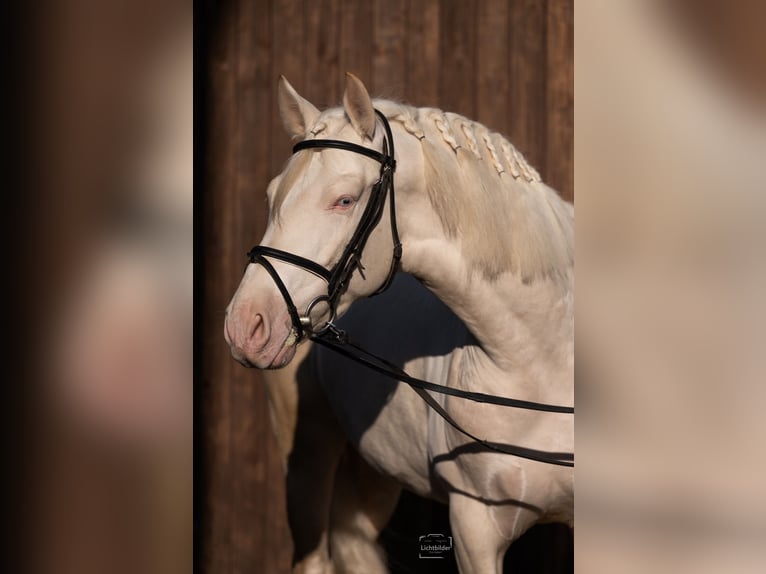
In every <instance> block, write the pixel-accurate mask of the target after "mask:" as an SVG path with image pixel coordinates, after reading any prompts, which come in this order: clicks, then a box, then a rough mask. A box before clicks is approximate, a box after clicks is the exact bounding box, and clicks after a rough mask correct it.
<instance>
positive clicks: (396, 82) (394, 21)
mask: <svg viewBox="0 0 766 574" xmlns="http://www.w3.org/2000/svg"><path fill="white" fill-rule="evenodd" d="M406 8H407V6H406V3H405V0H375V6H374V28H373V53H372V82H371V83H370V82H367V83H366V85H367V89H368V91H370V95H371V96H373V97H382V98H389V99H394V100H401V99H402V98H403V97H404V85H405V70H404V66H403V62H404V55H405V53H406V45H407V33H406V32H407V29H406V27H405V16H406V12H407V10H406Z"/></svg>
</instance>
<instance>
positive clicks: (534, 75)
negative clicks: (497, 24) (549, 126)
mask: <svg viewBox="0 0 766 574" xmlns="http://www.w3.org/2000/svg"><path fill="white" fill-rule="evenodd" d="M509 17H510V33H511V37H510V47H509V50H510V58H509V60H508V63H509V81H510V98H509V100H510V102H509V103H510V108H509V113H510V116H511V117H510V125H509V134H508V135H509V136H510V140H511V142H512V143H513V145H514V146H516V148H518V149H519V150H520V151H521V152H522V153H523V154H524V156H525V157H526V158H527V160H528V161H529V162H530V163H531V164H532V165H533V166H534V167H535V168H537V170H538V171H539V172H540V174H541V175H542V176H543V179H547V177H546V175H547V174H546V171H545V167H546V162H545V160H546V157H547V154H546V149H545V143H546V142H545V139H546V138H545V134H546V113H547V110H546V106H545V101H546V98H545V94H546V76H547V74H546V71H547V65H546V64H547V62H546V56H545V52H546V2H544V1H542V2H541V1H540V0H518V1H516V2H513V3H512V4H511V5H510V14H509Z"/></svg>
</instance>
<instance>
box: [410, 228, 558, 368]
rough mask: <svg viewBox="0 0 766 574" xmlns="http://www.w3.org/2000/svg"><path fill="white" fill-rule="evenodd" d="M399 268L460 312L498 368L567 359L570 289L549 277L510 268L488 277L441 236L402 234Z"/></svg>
mask: <svg viewBox="0 0 766 574" xmlns="http://www.w3.org/2000/svg"><path fill="white" fill-rule="evenodd" d="M404 253H405V255H404V257H403V259H402V268H403V270H404V271H406V272H408V273H411V274H412V275H414V276H416V277H417V278H418V279H420V280H421V281H422V282H423V284H424V285H425V286H426V287H428V288H429V289H430V290H431V291H432V292H433V293H434V294H435V295H436V296H437V297H439V299H441V300H442V301H443V302H444V303H445V304H446V305H447V306H448V307H450V309H452V311H453V312H454V313H455V314H456V315H457V316H458V317H460V319H461V320H462V321H463V323H465V325H466V326H467V327H468V329H469V330H470V331H471V332H472V333H473V335H474V336H475V337H476V339H477V341H478V342H479V344H480V346H481V349H482V350H483V351H484V352H485V353H486V354H487V356H488V357H489V358H490V359H491V361H492V362H493V363H494V364H495V365H497V366H498V367H499V368H501V369H502V370H504V371H506V370H510V369H514V370H518V369H519V368H520V367H523V366H527V367H530V368H533V365H534V364H535V363H538V362H539V361H540V360H541V359H545V360H546V361H551V360H552V361H554V362H555V363H556V364H557V365H559V366H561V367H565V366H567V365H568V364H569V363H570V362H571V354H572V350H573V349H572V346H573V345H572V330H573V312H572V311H573V294H572V292H571V291H570V290H568V289H565V288H562V286H561V284H560V283H558V282H557V281H554V280H552V279H540V280H538V281H536V282H534V283H527V282H524V281H522V280H520V279H519V278H517V277H515V276H513V275H512V274H506V275H503V276H500V277H497V278H494V279H488V278H486V277H483V276H481V275H480V274H477V273H475V272H473V271H471V270H470V268H471V265H470V263H469V262H468V261H466V260H465V258H464V257H463V255H462V254H461V249H460V246H459V245H456V244H455V243H454V242H452V241H449V240H446V239H444V238H442V239H438V238H434V237H431V238H428V239H426V238H418V239H410V238H407V239H406V240H405V249H404Z"/></svg>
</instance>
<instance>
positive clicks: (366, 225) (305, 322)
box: [247, 110, 574, 467]
mask: <svg viewBox="0 0 766 574" xmlns="http://www.w3.org/2000/svg"><path fill="white" fill-rule="evenodd" d="M375 114H376V115H377V116H378V119H379V120H380V121H381V123H382V124H383V128H384V130H385V138H384V140H383V151H382V152H379V151H377V150H374V149H370V148H366V147H364V146H360V145H357V144H355V143H351V142H346V141H341V140H331V139H317V140H304V141H302V142H299V143H297V144H296V145H295V146H294V147H293V153H298V152H299V151H302V150H307V149H327V148H332V149H339V150H344V151H350V152H354V153H358V154H361V155H364V156H366V157H368V158H371V159H374V160H376V161H378V162H379V163H380V175H379V177H378V180H377V181H376V182H375V183H374V184H373V186H372V189H371V191H370V199H369V201H368V202H367V206H366V207H365V210H364V212H363V213H362V217H361V219H360V220H359V224H358V225H357V228H356V230H355V231H354V234H353V235H352V236H351V240H350V241H349V242H348V244H346V247H345V248H344V249H343V253H342V254H341V256H340V259H339V260H338V262H337V263H336V264H335V265H334V266H333V267H332V268H331V269H327V268H326V267H324V266H322V265H320V264H319V263H316V262H314V261H312V260H310V259H307V258H305V257H301V256H300V255H295V254H293V253H290V252H288V251H282V250H280V249H275V248H273V247H267V246H263V245H258V246H256V247H253V248H252V249H251V250H250V251H249V252H248V254H247V257H248V259H249V261H250V263H255V264H259V265H261V266H263V268H264V269H265V270H266V271H267V272H268V274H269V275H270V276H271V278H272V280H273V281H274V283H275V284H276V286H277V288H278V289H279V292H280V293H281V295H282V298H283V299H284V301H285V304H286V305H287V311H288V313H289V314H290V320H291V321H292V326H293V330H294V332H295V335H296V337H297V340H296V344H297V342H298V341H300V340H301V339H303V338H305V337H306V336H307V335H308V337H309V338H310V339H311V340H312V341H314V342H315V343H318V344H319V345H322V346H323V347H326V348H328V349H331V350H333V351H335V352H336V353H339V354H341V355H343V356H344V357H346V358H348V359H351V360H353V361H355V362H357V363H359V364H361V365H363V366H365V367H367V368H369V369H371V370H373V371H375V372H377V373H379V374H381V375H384V376H386V377H388V378H391V379H394V380H396V381H401V382H404V383H406V384H408V385H409V386H410V387H411V388H412V389H413V390H414V391H415V392H416V393H417V394H418V395H419V396H420V397H421V398H422V399H423V400H424V401H425V402H426V404H427V405H428V406H429V407H431V408H432V409H433V410H434V411H435V412H436V413H437V414H438V415H439V416H441V417H442V418H443V419H444V420H445V421H446V422H447V423H448V424H449V425H450V426H452V427H453V428H454V429H456V430H457V431H459V432H460V433H462V434H463V435H465V436H467V437H468V438H470V439H471V440H473V441H475V442H477V443H479V444H480V445H482V446H483V447H484V448H485V449H487V450H490V451H495V452H500V453H503V454H509V455H513V456H518V457H521V458H526V459H530V460H536V461H538V462H544V463H548V464H553V465H557V466H568V467H573V466H574V454H572V453H565V452H547V451H538V450H534V449H529V448H525V447H519V446H515V445H509V444H504V443H496V442H490V441H487V440H484V439H482V438H479V437H477V436H475V435H474V434H472V433H470V432H469V431H467V430H465V429H464V428H463V427H462V426H460V425H459V424H458V423H457V422H456V421H455V420H454V419H453V418H452V416H451V415H450V414H449V413H448V412H447V411H446V410H445V409H444V407H442V406H441V404H439V402H437V401H436V399H434V397H433V395H431V394H430V393H431V392H434V393H440V394H444V395H449V396H453V397H458V398H462V399H466V400H470V401H474V402H480V403H488V404H493V405H499V406H504V407H513V408H520V409H527V410H536V411H542V412H550V413H564V414H574V407H564V406H557V405H548V404H544V403H537V402H533V401H523V400H518V399H512V398H508V397H498V396H495V395H488V394H484V393H478V392H472V391H465V390H462V389H456V388H452V387H447V386H445V385H439V384H436V383H431V382H428V381H424V380H422V379H418V378H416V377H411V376H410V375H408V374H407V373H406V372H405V371H404V370H403V369H401V368H400V367H399V366H397V365H395V364H394V363H391V362H390V361H387V360H386V359H384V358H382V357H379V356H377V355H375V354H373V353H370V352H369V351H366V350H365V349H363V348H362V347H360V346H359V345H356V344H355V343H353V342H352V341H351V340H350V339H349V337H348V334H347V333H346V332H345V331H343V330H341V329H339V328H338V327H337V326H336V325H335V324H334V323H333V321H334V320H335V314H336V309H337V305H338V302H339V300H340V297H341V296H342V295H343V293H345V291H346V289H347V288H348V285H349V282H350V281H351V277H352V275H353V274H354V271H357V270H358V271H359V273H360V274H361V275H362V278H364V266H363V265H362V262H361V256H362V252H363V251H364V247H365V245H366V244H367V240H368V239H369V237H370V234H371V233H372V231H373V230H374V229H375V227H377V225H378V223H379V222H380V220H381V218H382V216H383V211H384V208H385V203H386V197H387V196H388V198H389V214H390V224H391V235H392V238H393V244H394V245H393V255H392V259H391V268H390V269H389V272H388V276H387V277H386V280H385V281H384V282H383V284H382V285H381V287H380V288H379V289H378V290H377V291H375V293H373V294H372V295H371V296H375V295H377V294H379V293H382V292H383V291H385V290H386V289H388V287H389V286H390V285H391V282H392V280H393V278H394V275H395V274H396V272H397V270H398V268H399V263H400V261H401V258H402V244H401V241H400V240H399V232H398V229H397V227H396V203H395V193H394V172H395V171H396V160H395V159H394V157H395V153H394V138H393V134H392V133H391V126H390V125H389V123H388V119H387V118H386V117H385V115H383V114H382V113H381V112H380V111H379V110H375ZM269 259H276V260H279V261H282V262H284V263H288V264H290V265H294V266H296V267H299V268H301V269H303V270H304V271H307V272H309V273H313V274H314V275H316V276H317V277H319V278H321V279H323V280H324V281H325V282H326V283H327V293H326V294H324V295H319V296H318V297H315V298H314V299H313V300H312V301H311V302H309V304H308V305H307V306H306V310H305V312H304V314H303V315H301V314H300V313H299V312H298V308H297V307H296V306H295V303H294V302H293V299H292V297H291V296H290V292H289V291H288V289H287V287H286V286H285V284H284V282H283V281H282V278H281V277H280V276H279V273H278V272H277V270H276V269H275V268H274V266H273V265H272V263H271V262H270V261H269ZM319 303H325V304H326V305H328V307H329V310H330V318H329V319H328V320H327V322H326V323H325V324H324V325H323V326H321V327H320V328H318V329H314V327H313V325H312V322H311V316H310V315H311V311H312V309H313V308H314V307H315V306H316V305H317V304H319Z"/></svg>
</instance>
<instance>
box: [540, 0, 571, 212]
mask: <svg viewBox="0 0 766 574" xmlns="http://www.w3.org/2000/svg"><path fill="white" fill-rule="evenodd" d="M573 24H574V1H573V0H548V14H547V29H548V34H547V39H548V45H547V54H548V55H547V59H548V61H547V74H548V81H547V90H546V108H547V134H546V153H547V158H546V164H545V165H546V176H547V177H546V182H547V183H548V184H549V185H551V186H552V187H554V188H555V189H557V190H558V191H559V193H560V194H561V196H562V197H563V198H564V199H567V200H570V201H574V25H573Z"/></svg>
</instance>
